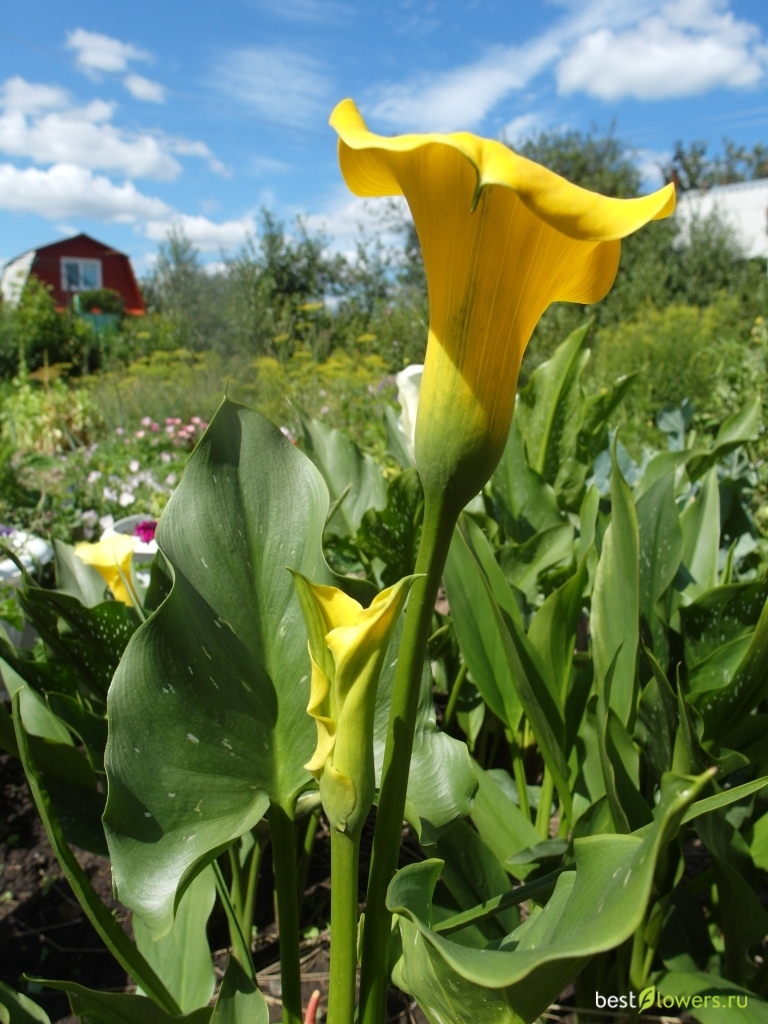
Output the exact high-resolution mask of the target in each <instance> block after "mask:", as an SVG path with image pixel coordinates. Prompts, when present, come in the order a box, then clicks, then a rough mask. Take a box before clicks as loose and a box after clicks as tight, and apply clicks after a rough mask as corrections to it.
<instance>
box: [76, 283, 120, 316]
mask: <svg viewBox="0 0 768 1024" xmlns="http://www.w3.org/2000/svg"><path fill="white" fill-rule="evenodd" d="M73 304H74V305H75V307H76V309H77V312H79V313H97V312H98V313H111V314H113V315H116V316H122V315H123V313H124V311H125V303H124V302H123V299H122V296H121V295H120V293H119V292H116V291H115V290H114V288H92V289H90V290H88V291H82V292H78V293H77V295H75V298H74V300H73Z"/></svg>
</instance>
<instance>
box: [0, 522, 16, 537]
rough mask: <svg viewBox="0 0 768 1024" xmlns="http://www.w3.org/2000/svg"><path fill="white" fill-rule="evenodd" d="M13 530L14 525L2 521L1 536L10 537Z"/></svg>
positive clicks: (0, 525)
mask: <svg viewBox="0 0 768 1024" xmlns="http://www.w3.org/2000/svg"><path fill="white" fill-rule="evenodd" d="M13 532H14V530H13V527H12V526H5V524H4V523H0V537H10V535H11V534H12V533H13Z"/></svg>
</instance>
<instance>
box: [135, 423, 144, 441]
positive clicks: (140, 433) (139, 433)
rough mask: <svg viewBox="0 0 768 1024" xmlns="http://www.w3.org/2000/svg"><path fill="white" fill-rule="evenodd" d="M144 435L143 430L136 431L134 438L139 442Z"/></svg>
mask: <svg viewBox="0 0 768 1024" xmlns="http://www.w3.org/2000/svg"><path fill="white" fill-rule="evenodd" d="M142 422H143V420H142ZM144 433H145V432H144V431H143V430H137V431H136V434H135V436H136V437H138V439H139V440H141V439H142V437H144Z"/></svg>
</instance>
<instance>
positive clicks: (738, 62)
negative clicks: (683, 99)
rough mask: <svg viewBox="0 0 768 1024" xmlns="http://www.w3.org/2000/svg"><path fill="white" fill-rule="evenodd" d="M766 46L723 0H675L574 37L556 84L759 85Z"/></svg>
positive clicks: (615, 90) (655, 94)
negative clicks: (631, 20)
mask: <svg viewBox="0 0 768 1024" xmlns="http://www.w3.org/2000/svg"><path fill="white" fill-rule="evenodd" d="M766 67H768V48H766V46H765V45H764V44H763V43H762V40H761V34H760V31H759V29H758V28H757V26H756V25H753V24H751V23H749V22H747V21H743V20H738V19H736V18H735V17H734V15H733V13H732V12H731V11H729V10H727V9H726V5H725V4H724V3H723V2H722V0H674V2H672V3H666V4H664V5H663V6H662V7H661V9H660V10H659V11H658V12H657V13H655V14H653V15H651V16H649V17H646V18H644V19H642V20H641V21H640V22H639V23H638V24H637V25H635V26H633V27H632V28H628V29H626V30H624V31H615V30H614V29H612V28H600V29H598V30H596V31H594V32H590V33H588V34H586V35H585V36H583V37H582V38H580V39H579V40H578V41H577V42H576V44H575V45H574V47H573V49H572V50H571V52H570V53H569V54H568V55H567V56H566V57H565V58H564V59H563V60H562V61H561V62H560V63H559V65H558V67H557V72H556V74H557V82H558V88H559V90H560V92H562V93H565V94H568V93H572V92H577V91H579V92H585V93H587V94H588V95H590V96H596V97H597V98H599V99H603V100H608V101H614V100H618V99H621V98H623V97H626V96H632V97H634V98H635V99H640V100H661V99H668V98H671V97H678V96H693V95H698V94H701V93H704V92H707V91H708V90H710V89H715V88H718V87H719V88H728V89H738V88H744V87H749V86H754V85H757V84H758V83H759V82H760V81H761V80H762V79H763V78H764V76H765V72H766Z"/></svg>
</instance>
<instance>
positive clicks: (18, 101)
mask: <svg viewBox="0 0 768 1024" xmlns="http://www.w3.org/2000/svg"><path fill="white" fill-rule="evenodd" d="M68 103H69V96H68V94H67V92H66V91H65V90H64V89H60V88H59V87H58V86H55V85H42V84H40V83H37V82H27V81H26V80H25V79H23V78H20V77H19V76H18V75H16V76H14V77H13V78H9V79H7V80H6V81H5V82H3V84H2V85H0V106H2V107H4V108H7V109H10V110H15V111H16V112H17V113H19V114H39V113H40V112H41V111H43V110H56V109H59V108H61V107H65V106H67V104H68Z"/></svg>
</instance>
